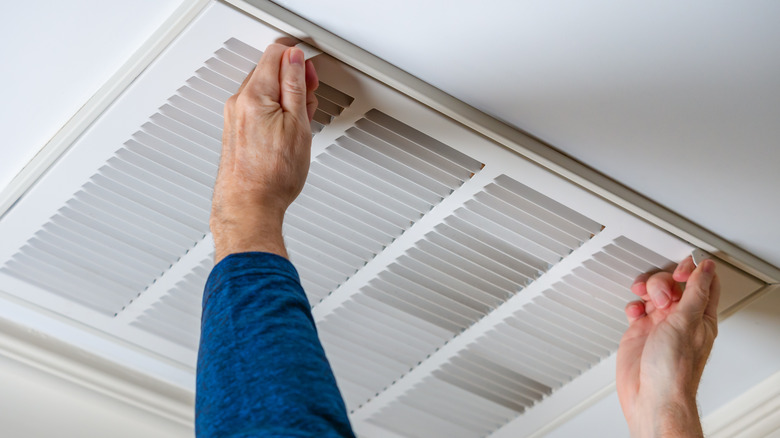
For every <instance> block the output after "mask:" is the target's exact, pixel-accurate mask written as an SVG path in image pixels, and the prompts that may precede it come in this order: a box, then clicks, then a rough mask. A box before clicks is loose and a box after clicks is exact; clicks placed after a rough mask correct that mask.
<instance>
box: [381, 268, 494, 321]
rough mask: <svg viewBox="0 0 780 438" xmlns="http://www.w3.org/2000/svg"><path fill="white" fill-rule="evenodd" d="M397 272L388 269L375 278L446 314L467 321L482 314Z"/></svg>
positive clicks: (394, 269) (476, 318)
mask: <svg viewBox="0 0 780 438" xmlns="http://www.w3.org/2000/svg"><path fill="white" fill-rule="evenodd" d="M397 270H399V269H398V268H397V267H390V268H388V269H387V271H385V272H382V273H380V274H379V275H378V276H377V278H379V279H381V280H384V281H385V282H387V283H389V284H392V285H395V286H396V287H398V288H399V289H402V290H413V291H415V296H417V297H420V298H422V299H424V300H425V301H427V302H430V303H433V304H434V305H435V306H436V307H438V308H440V309H441V310H443V311H444V312H446V313H448V314H449V313H452V314H455V315H458V316H460V317H463V318H466V319H467V320H468V321H472V322H473V321H476V320H478V319H479V318H480V317H481V316H482V315H484V312H480V311H478V310H475V309H473V308H471V307H469V306H466V305H465V304H463V303H461V302H460V301H458V300H455V299H454V298H451V297H450V296H449V295H445V294H442V293H440V291H439V290H433V289H429V288H427V287H425V286H423V285H421V284H418V283H416V282H414V281H412V280H411V279H408V278H404V277H403V276H401V275H398V274H396V273H395V272H394V271H397ZM426 304H427V303H426Z"/></svg>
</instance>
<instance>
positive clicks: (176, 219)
mask: <svg viewBox="0 0 780 438" xmlns="http://www.w3.org/2000/svg"><path fill="white" fill-rule="evenodd" d="M261 55H262V52H260V51H259V50H257V49H255V48H253V47H251V46H249V45H247V44H245V43H243V42H241V41H239V40H237V39H235V38H231V39H230V40H228V41H227V42H225V44H224V47H222V48H220V49H219V50H217V51H216V52H215V56H214V57H212V58H210V59H209V60H207V61H206V62H205V63H204V66H203V67H201V68H199V69H198V70H197V71H196V74H195V76H193V77H192V78H190V79H189V80H187V81H186V85H184V86H183V87H181V88H179V90H177V93H176V94H175V95H174V96H172V97H171V98H170V99H168V101H167V102H166V103H165V104H164V105H162V106H161V107H160V109H159V111H158V112H157V113H155V114H154V115H152V116H151V117H150V118H149V121H148V122H146V123H144V124H143V125H142V126H141V129H140V130H139V131H137V132H136V133H134V134H133V135H132V138H131V139H130V140H128V141H127V142H126V143H125V144H124V146H123V147H122V148H121V149H119V150H118V151H117V152H116V154H115V156H114V157H112V158H111V159H109V160H108V161H107V162H106V164H105V165H104V166H103V167H101V168H100V169H99V170H98V171H97V173H96V174H95V175H93V176H92V177H91V178H90V179H89V182H87V183H86V184H85V185H84V186H83V187H82V188H81V190H79V191H78V193H76V194H75V195H74V196H73V198H72V199H71V200H69V201H68V202H67V203H66V205H65V206H63V207H62V208H61V209H60V210H59V211H58V212H57V214H56V215H55V216H53V217H52V218H51V219H50V220H49V222H48V223H47V224H46V225H44V226H43V227H42V229H41V230H40V231H39V232H37V233H36V234H35V236H34V237H33V238H32V239H30V241H29V242H27V244H26V245H25V246H24V247H23V248H22V249H21V250H20V251H19V252H18V253H17V254H15V255H14V256H13V257H12V259H11V260H9V261H8V262H7V263H6V264H5V265H4V266H3V267H2V271H3V272H5V273H7V274H10V275H12V276H14V277H17V278H19V279H21V280H24V281H26V282H28V283H31V284H34V285H36V286H38V287H41V288H43V289H45V290H48V291H50V292H53V293H56V294H58V295H61V296H63V297H65V298H68V299H70V300H72V301H75V302H78V303H79V304H82V305H84V306H86V307H88V308H90V309H93V310H95V311H98V312H100V313H102V314H105V315H108V316H112V315H116V314H117V313H118V312H121V311H122V310H123V309H124V308H125V307H126V306H127V305H128V304H129V303H130V302H131V301H132V300H133V299H135V298H136V297H138V296H140V294H141V293H143V291H145V290H146V289H147V288H148V287H149V286H150V285H151V284H152V283H154V282H155V281H157V279H159V278H160V276H161V275H163V274H164V273H165V272H166V271H167V270H168V269H169V268H170V267H171V266H173V264H174V263H176V262H177V261H178V260H179V259H180V258H181V257H182V256H183V255H184V254H186V253H187V252H188V251H189V250H191V249H192V248H193V247H194V246H195V244H196V243H197V242H198V241H200V240H201V239H203V238H204V237H205V236H206V233H207V232H208V217H209V211H210V208H211V192H212V187H213V185H214V179H215V177H216V173H217V167H218V163H219V153H220V149H221V137H222V125H223V118H222V108H223V106H224V102H225V101H226V100H227V98H228V97H230V96H231V95H232V94H233V93H235V91H236V90H237V89H238V87H239V85H240V83H241V82H242V81H243V79H244V77H245V76H246V75H247V74H248V72H249V71H251V69H252V68H254V66H255V64H256V63H257V61H258V60H259V59H260V56H261ZM316 94H317V96H318V98H320V101H321V102H325V103H324V105H323V107H324V108H325V109H326V110H327V111H329V112H331V113H334V114H333V115H336V114H339V113H340V112H341V111H342V110H343V109H344V108H345V107H347V106H349V104H351V102H352V101H353V98H352V97H350V96H348V95H346V94H344V93H342V92H340V91H338V90H336V89H335V88H333V87H330V86H328V85H327V84H322V85H321V87H320V89H319V90H318V91H317V92H316ZM323 114H324V116H320V117H319V118H318V120H319V122H313V124H312V128H313V129H314V130H315V131H317V132H319V130H321V129H322V127H323V126H324V125H327V124H328V123H330V121H331V119H332V115H328V114H325V113H323ZM188 342H189V341H188Z"/></svg>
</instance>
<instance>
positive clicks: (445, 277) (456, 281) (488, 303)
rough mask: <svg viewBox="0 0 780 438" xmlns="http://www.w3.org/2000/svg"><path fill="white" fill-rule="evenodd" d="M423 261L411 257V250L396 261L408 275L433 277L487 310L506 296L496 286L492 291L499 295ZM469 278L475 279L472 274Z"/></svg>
mask: <svg viewBox="0 0 780 438" xmlns="http://www.w3.org/2000/svg"><path fill="white" fill-rule="evenodd" d="M425 261H426V260H424V258H423V260H421V259H420V258H413V257H412V253H411V251H409V252H407V254H406V255H403V256H401V257H399V258H398V263H399V264H400V265H402V266H404V267H405V269H408V270H409V272H410V274H409V275H413V276H421V277H422V278H426V279H434V278H435V279H436V280H435V281H436V283H438V284H441V285H442V287H445V288H448V289H449V290H452V291H457V292H458V293H459V294H461V295H463V296H465V297H469V298H470V299H472V300H474V301H476V302H478V303H481V304H482V305H483V306H484V307H485V308H486V309H488V310H490V309H493V308H495V307H498V306H499V305H500V304H501V303H502V302H504V300H505V299H506V298H507V297H508V294H507V293H506V292H504V291H501V290H500V289H497V288H496V289H495V291H494V292H493V293H494V294H497V295H499V296H496V295H494V294H491V293H488V292H486V291H485V290H484V289H482V288H478V287H475V286H474V285H472V284H470V283H467V282H465V281H463V280H462V279H461V278H457V277H454V276H453V275H451V274H450V273H448V272H445V271H444V270H440V269H437V268H435V267H433V266H431V265H430V264H426V263H424V262H425ZM427 261H430V260H427ZM421 262H422V263H421ZM450 266H451V265H450ZM455 272H458V273H463V272H464V271H462V270H458V269H456V271H455ZM459 277H462V276H459ZM471 278H472V279H476V277H474V276H472V277H471ZM491 287H493V288H495V286H492V285H491Z"/></svg>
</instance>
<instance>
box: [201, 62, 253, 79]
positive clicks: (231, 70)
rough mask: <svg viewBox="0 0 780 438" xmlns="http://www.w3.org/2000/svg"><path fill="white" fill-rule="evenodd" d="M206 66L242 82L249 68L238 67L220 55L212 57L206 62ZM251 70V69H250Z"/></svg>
mask: <svg viewBox="0 0 780 438" xmlns="http://www.w3.org/2000/svg"><path fill="white" fill-rule="evenodd" d="M205 64H206V67H208V68H209V69H210V70H213V71H215V72H216V73H218V74H220V75H222V76H224V77H226V78H228V79H229V80H231V81H233V82H236V83H238V84H241V83H242V82H244V79H245V78H246V75H247V72H248V71H249V70H243V69H238V68H236V67H234V66H232V65H230V64H228V63H227V62H224V61H222V60H221V59H219V57H216V58H211V59H209V60H207V61H206V62H205ZM250 70H251V69H250Z"/></svg>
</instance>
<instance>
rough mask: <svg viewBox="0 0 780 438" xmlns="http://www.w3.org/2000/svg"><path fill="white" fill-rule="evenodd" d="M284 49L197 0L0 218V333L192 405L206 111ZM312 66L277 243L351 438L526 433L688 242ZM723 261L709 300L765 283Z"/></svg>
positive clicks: (566, 402)
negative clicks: (305, 134)
mask: <svg viewBox="0 0 780 438" xmlns="http://www.w3.org/2000/svg"><path fill="white" fill-rule="evenodd" d="M281 36H284V35H283V34H282V33H280V32H279V31H277V30H274V29H273V28H271V27H269V26H267V25H265V24H263V23H261V22H259V21H257V20H256V19H254V18H252V17H250V16H248V15H245V14H244V13H243V12H241V11H240V10H238V9H236V8H233V7H230V6H227V5H225V4H223V3H220V2H214V3H212V4H210V5H209V6H208V7H207V8H206V9H205V10H204V11H203V13H202V14H200V15H199V16H198V17H197V18H196V19H195V20H193V21H192V23H190V25H189V26H188V27H187V29H185V30H184V31H183V32H182V33H181V35H180V36H179V37H178V38H177V39H176V40H175V41H174V42H173V43H171V44H170V46H168V47H167V48H166V49H165V50H164V51H163V52H162V54H161V55H160V56H159V57H158V58H157V59H156V60H155V61H154V62H152V63H151V64H150V65H148V67H147V68H146V69H145V70H144V72H143V74H141V75H140V76H139V77H138V78H137V79H136V80H135V81H134V82H133V83H132V85H131V86H129V87H128V88H127V89H126V90H124V92H123V93H122V94H121V96H120V97H119V98H117V99H116V100H115V101H114V102H113V104H112V105H111V106H110V107H109V108H108V109H107V110H106V111H105V112H103V113H102V114H101V115H100V116H99V117H98V118H97V119H96V120H95V122H94V123H93V124H92V125H91V126H90V127H89V128H88V129H86V130H85V131H84V132H83V133H82V134H81V136H80V137H79V138H78V140H77V141H76V142H75V143H73V145H72V146H71V147H70V149H69V150H68V151H67V153H65V154H63V155H62V156H61V157H59V159H58V160H57V162H56V164H55V165H53V166H51V167H50V168H49V169H48V171H47V172H46V173H45V174H44V175H42V176H41V177H40V179H39V180H38V181H37V183H36V184H35V185H34V186H32V187H31V188H30V190H29V191H28V192H27V193H26V194H25V195H24V197H22V198H21V199H20V200H19V201H18V202H17V203H16V204H15V205H14V206H13V208H12V209H10V210H9V211H8V212H7V213H6V214H5V215H4V216H3V217H2V219H0V234H1V235H2V236H3V239H2V240H0V266H1V268H0V290H1V292H0V315H2V317H3V318H6V319H9V320H12V321H14V322H15V323H17V324H22V325H24V326H25V327H27V328H29V329H30V330H36V331H40V332H42V333H45V334H46V335H47V336H50V337H51V338H54V339H59V340H60V341H62V342H63V343H65V344H66V345H68V346H72V347H69V348H72V349H73V350H74V351H77V350H78V349H81V350H86V352H88V353H90V354H93V355H97V356H99V357H101V358H103V360H105V361H109V362H111V363H115V367H116V370H117V374H120V371H119V370H123V369H127V368H129V369H130V370H131V371H132V372H133V373H134V375H136V376H145V377H146V378H148V379H149V380H150V381H151V382H153V383H152V384H150V385H148V386H149V387H155V388H156V387H160V388H162V387H166V385H167V387H175V388H177V390H178V391H182V390H183V391H186V392H189V393H191V392H192V391H194V379H195V362H196V357H197V344H198V338H199V332H198V331H199V328H200V324H199V319H200V305H201V296H202V289H203V285H204V283H205V281H206V278H207V276H208V273H209V271H210V269H211V267H212V263H213V261H212V257H213V250H214V248H213V243H212V241H211V236H210V234H209V232H208V216H209V211H210V200H211V191H212V185H213V182H214V178H215V176H216V172H217V168H218V162H219V152H220V144H221V141H220V140H221V128H222V124H223V120H222V107H223V104H224V102H225V100H226V99H227V98H228V97H229V96H231V95H232V94H233V93H234V92H235V91H236V89H237V88H238V87H239V84H240V83H241V81H242V80H243V78H244V77H245V76H246V74H247V73H248V72H249V71H250V70H251V69H252V68H253V67H254V65H255V63H256V62H257V60H258V59H259V57H260V56H261V54H262V52H261V49H262V48H264V47H266V46H267V45H268V44H269V43H271V42H273V41H274V40H276V39H277V38H279V37H281ZM204 60H205V62H204ZM314 62H315V64H316V66H317V70H318V73H319V76H320V78H321V80H322V84H321V85H320V87H319V89H318V90H317V96H318V99H319V102H320V106H319V109H318V111H317V113H316V114H315V119H314V122H312V132H313V133H314V136H313V138H312V163H311V172H310V175H309V178H308V180H307V183H306V186H305V187H304V189H303V192H302V193H301V195H300V197H299V198H298V199H297V200H296V202H295V203H294V204H293V205H292V206H291V207H290V209H289V211H288V213H287V217H286V221H285V228H284V234H285V239H286V243H287V246H288V248H289V253H290V257H291V259H292V260H293V262H294V263H295V265H296V266H297V268H298V269H299V272H300V274H301V278H302V281H303V284H304V287H305V290H306V292H307V294H308V297H309V300H310V303H311V304H312V313H313V316H314V318H315V320H316V322H317V324H318V327H319V333H320V336H321V339H322V341H323V344H324V346H325V349H326V352H327V354H328V357H329V359H330V361H331V363H332V364H333V369H334V372H335V374H336V377H337V379H338V383H339V385H340V387H341V389H342V390H343V393H344V396H345V398H346V402H347V405H348V407H349V409H350V415H351V418H352V421H353V425H354V426H355V428H356V430H357V431H358V433H359V434H360V435H365V436H371V437H374V438H377V437H383V436H388V437H391V436H392V437H397V436H399V435H400V436H409V437H414V436H452V437H475V436H485V435H488V434H491V433H495V434H497V435H501V434H511V433H513V431H515V430H517V425H518V424H521V425H523V430H524V431H525V432H526V433H532V432H534V431H538V430H541V429H543V428H544V427H547V425H548V424H550V423H551V422H553V421H555V419H556V418H561V416H563V415H564V414H566V413H567V412H569V411H570V410H571V409H573V408H575V407H576V406H577V405H578V404H581V403H584V402H585V401H587V400H590V399H592V396H593V394H594V393H595V392H597V391H599V390H601V389H603V388H604V387H605V386H608V385H609V384H610V383H611V382H612V379H613V375H614V374H613V373H612V372H610V369H609V367H610V366H611V364H612V363H613V361H614V351H615V348H616V346H617V342H618V339H619V338H620V335H621V333H622V332H623V330H624V329H625V327H626V323H625V321H624V319H623V315H622V308H623V306H624V305H625V303H627V302H628V301H629V300H631V299H632V296H631V294H630V292H628V288H629V286H630V284H631V282H632V280H633V278H634V277H635V276H636V275H638V274H640V273H642V272H645V271H647V270H650V269H657V268H664V267H667V265H669V264H670V263H671V261H672V260H679V259H681V258H682V257H684V256H685V255H686V254H688V253H690V251H691V250H692V249H693V247H692V246H691V245H690V244H688V243H686V242H683V241H682V240H680V239H678V238H677V237H675V236H673V235H671V234H669V233H667V232H665V231H662V230H660V229H658V228H656V227H654V226H652V225H649V224H648V223H647V222H645V221H643V220H641V219H638V218H637V217H635V216H633V215H631V214H629V213H627V212H626V211H625V210H623V209H621V208H619V207H617V206H615V205H614V204H611V203H609V202H607V201H605V200H604V199H603V198H600V197H598V196H596V195H594V194H593V192H591V191H588V190H584V189H583V188H582V187H580V186H578V185H575V184H573V183H572V182H571V181H569V180H567V179H564V178H562V177H560V176H559V175H558V174H556V173H553V172H551V171H549V170H548V169H546V168H542V167H540V166H538V165H536V164H534V163H532V162H530V161H528V160H526V159H525V158H524V157H523V156H520V155H518V154H517V153H515V152H513V151H512V150H510V149H508V148H505V147H503V146H500V145H498V144H496V143H494V142H493V141H491V140H489V139H488V138H487V137H485V136H483V135H480V134H478V133H476V132H475V131H473V130H471V129H469V128H467V127H465V126H464V125H462V124H459V123H457V122H455V121H453V119H451V118H448V117H445V116H443V115H442V114H440V113H438V112H436V111H434V110H432V109H431V107H428V106H424V105H422V104H420V103H419V102H417V101H414V100H412V99H410V98H409V97H407V96H405V95H403V94H400V93H399V92H397V91H395V90H393V89H390V88H388V87H387V86H385V85H382V84H381V83H379V82H377V81H376V80H374V79H372V78H370V77H368V76H366V75H364V74H362V73H360V72H358V71H356V70H354V69H352V68H351V67H349V66H347V65H345V64H343V63H341V62H339V61H337V60H336V59H334V58H332V57H329V56H328V55H321V56H318V57H316V58H315V59H314ZM150 114H151V116H150ZM720 269H721V271H720V272H721V273H722V274H723V280H724V283H730V286H729V287H728V288H727V289H726V290H727V292H726V293H724V295H723V297H722V299H721V304H722V306H723V308H727V307H728V306H731V305H733V304H734V303H735V302H737V301H739V300H740V299H741V298H743V297H744V296H746V295H748V294H749V293H751V292H752V291H754V290H756V288H758V287H759V286H761V283H760V282H758V281H755V280H754V279H752V278H751V277H749V276H748V275H746V274H744V273H742V272H740V271H737V270H735V269H733V268H730V267H729V266H728V265H723V266H722V267H721V268H720ZM63 327H66V328H67V329H63ZM74 356H77V355H75V354H74ZM63 373H66V371H63ZM582 388H585V389H582ZM104 390H105V391H106V392H108V393H112V391H113V393H116V394H121V395H118V397H123V398H124V399H126V398H127V397H129V396H127V393H126V391H124V390H122V389H118V388H114V389H112V388H104ZM135 404H136V405H137V406H141V407H144V406H147V407H148V409H150V410H152V411H155V409H154V408H153V407H152V406H151V405H149V404H148V403H147V402H145V401H144V400H142V399H138V400H136V401H135ZM180 411H183V412H191V409H189V408H186V409H182V410H180ZM180 420H181V421H185V422H188V421H190V420H191V419H187V418H183V417H182V418H180Z"/></svg>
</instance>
